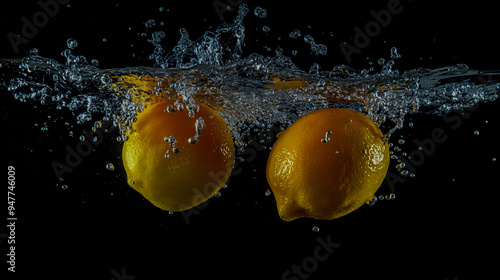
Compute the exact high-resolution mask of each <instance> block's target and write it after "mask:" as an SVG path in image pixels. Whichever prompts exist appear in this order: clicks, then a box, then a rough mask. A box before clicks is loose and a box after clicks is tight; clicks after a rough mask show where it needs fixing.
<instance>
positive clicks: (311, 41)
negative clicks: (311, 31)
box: [304, 35, 315, 45]
mask: <svg viewBox="0 0 500 280" xmlns="http://www.w3.org/2000/svg"><path fill="white" fill-rule="evenodd" d="M304 42H306V43H307V44H309V45H313V44H315V42H314V38H313V37H312V36H311V35H306V36H304Z"/></svg>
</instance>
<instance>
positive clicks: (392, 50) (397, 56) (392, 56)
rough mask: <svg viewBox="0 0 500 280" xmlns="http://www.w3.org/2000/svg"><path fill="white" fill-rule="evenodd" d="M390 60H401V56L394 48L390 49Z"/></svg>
mask: <svg viewBox="0 0 500 280" xmlns="http://www.w3.org/2000/svg"><path fill="white" fill-rule="evenodd" d="M391 58H392V59H396V58H401V55H400V54H399V53H398V49H396V47H392V48H391Z"/></svg>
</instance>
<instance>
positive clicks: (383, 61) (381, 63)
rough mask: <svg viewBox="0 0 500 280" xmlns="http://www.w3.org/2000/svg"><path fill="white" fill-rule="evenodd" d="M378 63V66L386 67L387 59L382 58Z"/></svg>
mask: <svg viewBox="0 0 500 280" xmlns="http://www.w3.org/2000/svg"><path fill="white" fill-rule="evenodd" d="M377 63H378V65H384V64H385V59H384V58H381V59H379V60H377Z"/></svg>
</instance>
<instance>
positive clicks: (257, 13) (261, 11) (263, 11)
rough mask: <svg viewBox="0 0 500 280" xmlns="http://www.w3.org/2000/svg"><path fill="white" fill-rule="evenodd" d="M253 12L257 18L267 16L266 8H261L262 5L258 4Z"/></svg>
mask: <svg viewBox="0 0 500 280" xmlns="http://www.w3.org/2000/svg"><path fill="white" fill-rule="evenodd" d="M253 13H254V14H255V16H256V17H258V18H266V17H267V10H266V9H264V8H262V7H259V6H257V8H255V10H254V11H253Z"/></svg>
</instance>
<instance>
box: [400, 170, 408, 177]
mask: <svg viewBox="0 0 500 280" xmlns="http://www.w3.org/2000/svg"><path fill="white" fill-rule="evenodd" d="M408 173H410V172H408V170H403V171H401V175H403V176H406V175H408Z"/></svg>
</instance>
